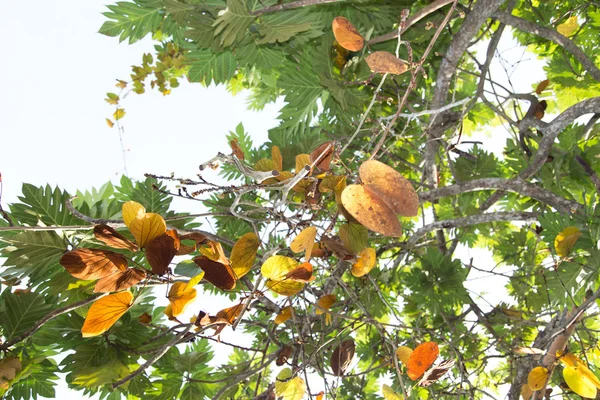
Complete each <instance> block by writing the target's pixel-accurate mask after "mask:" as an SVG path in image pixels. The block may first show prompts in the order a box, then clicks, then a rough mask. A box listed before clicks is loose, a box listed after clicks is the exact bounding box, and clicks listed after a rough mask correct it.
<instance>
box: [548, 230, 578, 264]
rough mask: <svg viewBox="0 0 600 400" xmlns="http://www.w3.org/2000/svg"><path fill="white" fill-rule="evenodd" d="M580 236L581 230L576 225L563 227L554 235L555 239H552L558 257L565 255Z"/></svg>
mask: <svg viewBox="0 0 600 400" xmlns="http://www.w3.org/2000/svg"><path fill="white" fill-rule="evenodd" d="M580 236H581V231H580V230H579V229H577V228H576V227H574V226H570V227H568V228H565V229H564V230H563V231H562V232H560V233H559V234H558V235H556V239H554V248H555V249H556V254H558V256H559V257H567V256H568V255H569V253H570V252H571V249H572V248H573V246H575V243H577V240H578V239H579V237H580Z"/></svg>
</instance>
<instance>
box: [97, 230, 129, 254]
mask: <svg viewBox="0 0 600 400" xmlns="http://www.w3.org/2000/svg"><path fill="white" fill-rule="evenodd" d="M94 236H95V237H96V239H98V240H99V241H101V242H103V243H104V244H106V245H107V246H110V247H113V248H115V249H127V250H131V251H137V250H138V246H137V244H135V243H133V242H132V241H131V240H129V239H127V238H126V237H125V236H123V235H121V234H120V233H119V232H117V231H116V230H115V229H113V228H111V227H110V226H108V225H96V226H94Z"/></svg>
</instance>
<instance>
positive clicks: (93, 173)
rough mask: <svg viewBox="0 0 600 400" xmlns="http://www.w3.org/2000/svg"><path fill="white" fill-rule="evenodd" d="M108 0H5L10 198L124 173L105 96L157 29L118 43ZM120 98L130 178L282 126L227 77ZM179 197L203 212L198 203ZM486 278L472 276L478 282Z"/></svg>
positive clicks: (170, 168) (271, 110) (498, 142)
mask: <svg viewBox="0 0 600 400" xmlns="http://www.w3.org/2000/svg"><path fill="white" fill-rule="evenodd" d="M108 2H109V0H85V1H82V0H61V1H58V0H54V1H38V2H34V3H31V2H23V1H14V2H9V3H6V4H4V6H3V11H4V14H5V15H9V16H11V18H5V19H4V21H3V22H2V24H1V25H0V33H1V35H2V37H4V38H5V41H4V57H3V60H4V62H2V63H0V74H1V76H4V77H5V78H4V81H3V87H4V89H3V93H4V95H3V96H2V97H1V98H0V110H1V113H2V130H1V131H0V132H1V133H0V139H1V141H0V146H1V147H0V148H1V149H2V152H1V153H0V172H1V173H2V178H3V182H4V193H3V198H2V203H3V205H5V206H6V204H7V203H9V202H14V201H16V200H17V198H16V197H17V196H18V195H19V194H20V190H21V185H22V183H23V182H28V183H32V184H35V185H43V184H46V183H49V184H51V185H53V186H54V185H59V186H60V187H62V188H64V189H67V190H69V192H71V193H74V192H75V191H76V189H80V190H85V189H90V188H92V187H98V186H100V185H102V184H103V183H105V182H107V181H108V180H113V181H114V182H117V181H118V178H119V176H120V174H121V173H122V171H123V161H122V153H121V146H120V143H119V135H118V131H117V129H116V127H115V128H113V129H109V128H108V127H107V125H106V123H105V121H104V119H105V118H106V117H109V116H111V114H112V112H113V111H114V108H113V107H112V106H110V105H108V104H107V103H105V102H104V97H105V94H106V92H116V91H117V89H116V88H115V86H114V84H115V79H117V78H120V79H125V80H128V78H129V72H130V66H131V65H134V64H139V63H140V62H141V56H142V53H143V52H152V50H153V44H152V41H151V40H150V39H149V38H148V39H146V40H144V41H142V42H139V43H136V44H134V45H127V44H126V43H121V44H119V42H118V39H116V38H109V37H106V36H103V35H100V34H98V33H97V31H98V28H99V27H100V25H101V24H102V22H103V21H104V17H103V16H102V15H101V12H102V11H104V5H105V4H107V3H108ZM506 36H507V39H509V37H510V34H508V35H506ZM502 48H503V50H502V51H505V52H506V51H513V52H515V54H514V55H512V56H509V57H510V58H513V59H515V60H518V59H519V58H521V54H522V50H515V49H514V42H513V41H512V40H503V44H502V45H501V49H502ZM511 48H512V50H510V49H511ZM517 53H518V54H517ZM505 55H506V54H505ZM525 58H526V59H527V58H529V59H531V58H532V57H525ZM526 62H528V65H527V66H523V65H521V66H520V68H519V71H523V73H524V74H523V75H521V76H519V75H514V76H513V82H516V83H517V84H518V85H519V87H518V88H517V90H518V91H522V92H528V91H531V88H532V85H534V84H535V83H536V82H539V81H541V80H543V79H544V78H545V77H544V75H543V71H542V70H541V63H540V62H539V61H535V60H530V61H526ZM497 68H501V65H500V64H499V63H494V64H493V65H492V72H493V73H495V72H496V71H498V70H496V69H497ZM519 73H520V72H519ZM122 106H123V107H124V108H125V110H126V112H127V115H126V117H125V118H124V119H123V120H122V123H123V126H124V129H125V135H124V137H123V140H124V144H125V147H126V148H127V149H128V151H127V152H126V160H127V169H128V172H129V176H130V177H131V178H134V179H142V178H143V174H144V173H146V172H151V173H157V174H165V175H168V174H169V173H171V172H174V173H175V174H176V175H177V176H188V177H193V176H194V174H195V173H196V172H197V167H198V165H199V164H200V163H201V162H203V161H206V160H208V159H209V158H212V157H213V156H214V155H215V154H216V153H217V152H218V151H228V149H229V146H228V144H227V141H226V139H225V134H226V133H227V132H228V131H229V130H233V129H234V128H235V126H236V125H237V124H238V123H239V122H243V124H244V127H245V128H246V131H248V132H250V133H251V135H252V136H253V138H254V140H255V143H263V142H264V141H265V140H266V138H267V131H268V129H269V128H271V127H274V126H276V125H277V121H276V117H277V114H278V109H279V107H280V106H281V104H278V105H271V106H268V107H267V108H266V109H265V110H264V111H262V112H250V111H247V110H246V107H245V106H246V101H245V96H244V95H238V96H236V97H232V96H231V95H230V94H228V93H227V92H226V91H225V88H224V87H222V86H221V87H210V88H203V87H202V86H201V85H199V84H193V85H190V84H187V83H183V84H182V85H181V86H180V87H179V88H176V89H173V92H172V94H171V95H170V96H166V97H163V96H162V95H161V94H160V93H158V92H156V91H151V90H148V92H147V93H145V94H144V95H142V96H138V95H135V94H133V93H132V94H130V95H129V96H128V97H127V98H126V99H124V101H122ZM505 137H506V136H505V135H504V134H502V132H500V131H497V132H496V133H495V134H494V135H492V136H491V137H490V136H489V133H488V136H487V138H486V139H485V145H484V147H486V148H487V149H488V150H493V151H494V152H495V153H496V154H501V149H502V147H503V146H504V143H505ZM176 204H177V205H178V208H179V209H182V208H184V209H185V210H187V211H190V212H196V211H198V210H196V209H194V207H198V206H197V204H198V203H195V202H188V203H183V204H182V203H181V202H177V203H176ZM461 253H462V254H460V256H462V257H463V258H469V257H471V256H475V257H476V258H477V257H483V255H482V254H481V253H482V252H481V250H478V249H474V250H465V251H463V252H461ZM481 283H482V282H481V281H472V286H473V289H475V287H476V286H477V285H479V288H481V286H480V285H481ZM497 284H498V282H497V283H496V286H497ZM479 290H480V289H479ZM498 294H499V295H500V293H498ZM60 386H61V387H60V389H59V390H58V391H57V396H58V397H65V398H81V397H80V396H79V395H78V394H75V392H68V391H67V390H66V388H65V384H64V383H61V385H60Z"/></svg>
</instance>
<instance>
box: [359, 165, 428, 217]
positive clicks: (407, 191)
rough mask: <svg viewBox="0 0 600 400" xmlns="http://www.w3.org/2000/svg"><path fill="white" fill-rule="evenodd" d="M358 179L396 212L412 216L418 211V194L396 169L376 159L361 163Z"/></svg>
mask: <svg viewBox="0 0 600 400" xmlns="http://www.w3.org/2000/svg"><path fill="white" fill-rule="evenodd" d="M358 172H359V175H360V179H362V181H363V184H365V185H367V186H368V187H369V189H371V190H373V191H375V192H376V193H377V194H378V195H379V197H380V198H381V199H382V200H383V201H385V202H386V203H387V204H388V206H389V207H390V208H391V209H392V211H394V212H395V213H396V214H400V215H402V216H404V217H414V216H416V215H417V214H418V212H419V196H418V195H417V192H416V191H415V189H414V188H413V187H412V185H411V183H410V182H409V181H408V180H407V179H406V178H404V177H403V176H402V175H400V173H398V171H396V170H395V169H393V168H392V167H389V166H387V165H385V164H384V163H382V162H379V161H377V160H369V161H365V162H364V163H362V165H361V166H360V168H359V170H358Z"/></svg>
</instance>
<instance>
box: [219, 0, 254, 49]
mask: <svg viewBox="0 0 600 400" xmlns="http://www.w3.org/2000/svg"><path fill="white" fill-rule="evenodd" d="M254 18H255V17H254V16H252V15H250V13H249V12H248V10H247V9H246V7H245V6H244V3H243V2H242V1H241V0H228V1H227V8H226V9H225V11H224V12H223V13H222V14H221V15H220V16H219V17H218V18H217V20H216V21H215V23H214V26H215V33H214V36H215V37H218V36H220V37H221V44H222V45H223V46H225V47H228V46H231V45H232V44H233V43H234V42H236V41H238V42H239V41H241V40H242V39H244V37H245V36H246V31H247V29H248V28H249V27H250V25H251V24H252V21H254Z"/></svg>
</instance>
